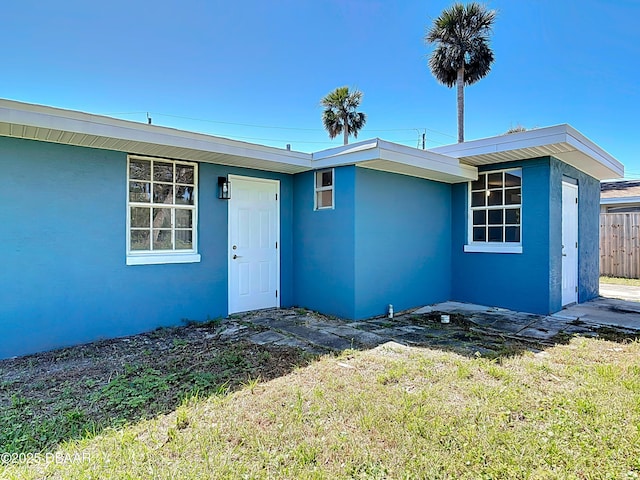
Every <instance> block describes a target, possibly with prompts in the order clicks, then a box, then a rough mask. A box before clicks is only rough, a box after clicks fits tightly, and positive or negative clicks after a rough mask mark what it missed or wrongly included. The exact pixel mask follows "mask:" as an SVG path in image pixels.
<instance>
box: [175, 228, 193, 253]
mask: <svg viewBox="0 0 640 480" xmlns="http://www.w3.org/2000/svg"><path fill="white" fill-rule="evenodd" d="M192 248H193V232H192V231H191V230H176V250H191V249H192Z"/></svg>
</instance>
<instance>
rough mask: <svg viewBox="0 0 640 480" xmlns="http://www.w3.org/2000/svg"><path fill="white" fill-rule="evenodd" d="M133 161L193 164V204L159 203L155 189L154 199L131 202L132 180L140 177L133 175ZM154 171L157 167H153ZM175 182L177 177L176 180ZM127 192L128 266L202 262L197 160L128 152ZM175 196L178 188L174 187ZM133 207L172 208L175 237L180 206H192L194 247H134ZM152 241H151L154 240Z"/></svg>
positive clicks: (189, 208) (182, 207) (173, 233)
mask: <svg viewBox="0 0 640 480" xmlns="http://www.w3.org/2000/svg"><path fill="white" fill-rule="evenodd" d="M132 160H146V161H151V162H152V165H153V162H162V163H171V164H173V165H174V170H175V165H176V164H181V165H190V166H193V167H194V168H193V205H188V206H187V205H180V206H178V207H176V205H175V204H164V203H163V204H158V203H153V191H151V195H152V197H151V201H150V202H131V201H130V200H129V183H130V182H131V181H135V180H136V179H133V180H131V179H130V178H129V175H130V172H131V169H130V163H131V161H132ZM152 171H153V169H152ZM150 183H151V184H153V180H150ZM174 184H175V179H174ZM125 190H126V195H127V201H126V205H127V235H126V241H127V245H126V252H127V258H126V264H127V265H159V264H166V263H195V262H200V255H199V254H198V164H197V163H194V162H187V161H182V160H172V159H169V158H158V157H145V156H141V155H128V156H127V185H126V188H125ZM152 190H153V189H152ZM174 195H175V189H174ZM131 207H145V208H154V207H158V208H171V231H172V235H173V236H175V230H176V228H175V220H174V218H175V210H176V208H181V209H188V210H191V211H192V212H193V213H192V228H191V230H192V237H191V239H192V247H193V248H191V249H188V250H158V251H154V250H131ZM150 241H151V240H150Z"/></svg>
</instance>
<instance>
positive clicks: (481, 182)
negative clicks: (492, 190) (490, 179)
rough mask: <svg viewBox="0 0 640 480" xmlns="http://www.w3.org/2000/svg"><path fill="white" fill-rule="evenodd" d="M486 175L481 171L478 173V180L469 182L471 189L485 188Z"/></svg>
mask: <svg viewBox="0 0 640 480" xmlns="http://www.w3.org/2000/svg"><path fill="white" fill-rule="evenodd" d="M486 180H487V175H486V174H484V173H482V174H480V175H478V180H476V181H475V182H471V190H484V189H485V188H487V183H486Z"/></svg>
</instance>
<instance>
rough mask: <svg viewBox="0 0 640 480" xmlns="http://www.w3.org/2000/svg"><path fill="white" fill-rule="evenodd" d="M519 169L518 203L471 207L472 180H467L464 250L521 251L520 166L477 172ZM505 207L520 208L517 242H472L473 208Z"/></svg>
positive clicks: (490, 208)
mask: <svg viewBox="0 0 640 480" xmlns="http://www.w3.org/2000/svg"><path fill="white" fill-rule="evenodd" d="M516 170H517V171H520V203H519V204H514V205H504V204H503V205H495V206H493V207H491V206H488V205H487V206H483V207H472V206H471V201H472V195H471V188H472V183H473V182H468V184H467V185H468V187H467V212H468V221H467V244H466V245H464V248H463V250H464V252H469V253H522V236H523V229H522V223H523V222H522V192H523V190H522V185H523V183H524V178H523V175H522V167H514V168H503V169H499V170H487V171H483V172H478V173H479V174H481V175H487V176H488V175H490V174H492V173H504V172H512V171H516ZM504 189H505V186H504V183H503V185H502V191H503V199H504ZM505 208H518V209H520V225H519V227H520V241H519V242H489V241H488V240H487V241H484V242H474V241H473V212H474V211H475V210H486V211H488V210H493V209H505ZM505 221H506V219H503V223H502V226H503V227H504V226H505V224H506V223H505Z"/></svg>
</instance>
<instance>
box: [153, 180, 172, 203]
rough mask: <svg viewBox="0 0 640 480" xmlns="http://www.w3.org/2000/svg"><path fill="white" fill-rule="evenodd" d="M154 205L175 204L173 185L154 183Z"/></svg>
mask: <svg viewBox="0 0 640 480" xmlns="http://www.w3.org/2000/svg"><path fill="white" fill-rule="evenodd" d="M153 203H173V185H164V184H162V183H154V184H153Z"/></svg>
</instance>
